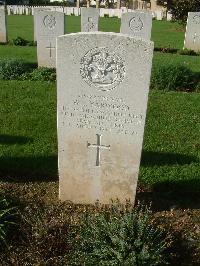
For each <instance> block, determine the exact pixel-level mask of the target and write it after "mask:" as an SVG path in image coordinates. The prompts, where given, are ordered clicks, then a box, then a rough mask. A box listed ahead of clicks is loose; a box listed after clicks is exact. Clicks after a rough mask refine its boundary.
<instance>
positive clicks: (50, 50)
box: [46, 42, 56, 58]
mask: <svg viewBox="0 0 200 266" xmlns="http://www.w3.org/2000/svg"><path fill="white" fill-rule="evenodd" d="M46 49H49V57H50V58H51V57H52V49H56V47H54V46H51V42H50V44H49V46H47V47H46Z"/></svg>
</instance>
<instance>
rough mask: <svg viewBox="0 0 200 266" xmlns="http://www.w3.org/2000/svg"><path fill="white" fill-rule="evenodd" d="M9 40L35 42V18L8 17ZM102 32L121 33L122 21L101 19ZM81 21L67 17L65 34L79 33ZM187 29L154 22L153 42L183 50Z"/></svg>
mask: <svg viewBox="0 0 200 266" xmlns="http://www.w3.org/2000/svg"><path fill="white" fill-rule="evenodd" d="M7 23H8V37H9V40H12V39H13V38H16V37H17V36H20V37H22V38H25V39H27V40H29V41H31V40H33V16H22V15H21V16H19V15H11V16H7ZM99 27H100V31H107V32H119V30H120V19H118V18H100V26H99ZM80 30H81V19H80V16H79V17H75V16H65V33H72V32H79V31H80ZM184 31H185V29H184V28H183V27H182V26H181V25H179V24H178V23H171V22H167V21H156V20H153V27H152V40H153V41H154V42H155V47H171V48H176V49H182V48H183V41H184Z"/></svg>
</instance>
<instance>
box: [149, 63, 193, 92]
mask: <svg viewBox="0 0 200 266" xmlns="http://www.w3.org/2000/svg"><path fill="white" fill-rule="evenodd" d="M197 82H198V77H197V75H196V74H195V73H194V72H193V71H192V70H190V69H189V68H188V67H186V66H183V65H181V64H176V65H174V64H168V65H166V66H164V65H163V66H162V65H157V66H155V67H154V68H153V71H152V76H151V88H152V89H157V90H168V91H194V90H195V87H196V85H197Z"/></svg>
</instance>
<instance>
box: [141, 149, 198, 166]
mask: <svg viewBox="0 0 200 266" xmlns="http://www.w3.org/2000/svg"><path fill="white" fill-rule="evenodd" d="M193 162H198V159H197V158H196V157H195V156H189V155H184V154H178V153H164V152H153V151H143V152H142V158H141V165H143V166H148V167H149V166H156V165H157V166H159V165H160V166H161V165H175V164H178V165H184V164H190V163H193Z"/></svg>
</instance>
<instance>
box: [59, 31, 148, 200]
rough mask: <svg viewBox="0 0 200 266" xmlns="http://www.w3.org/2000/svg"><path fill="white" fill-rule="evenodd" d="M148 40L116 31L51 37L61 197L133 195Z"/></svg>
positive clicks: (143, 112)
mask: <svg viewBox="0 0 200 266" xmlns="http://www.w3.org/2000/svg"><path fill="white" fill-rule="evenodd" d="M152 56H153V43H152V42H150V41H145V40H142V39H139V38H134V37H129V36H127V35H123V34H115V33H102V32H95V33H76V34H68V35H64V36H61V37H58V38H57V101H58V105H57V106H58V111H57V112H58V122H57V125H58V156H59V178H60V182H59V183H60V199H61V200H69V201H72V202H75V203H86V204H87V203H94V202H95V201H96V200H100V202H102V203H109V202H110V199H111V198H112V199H116V198H118V199H119V200H121V201H123V202H124V201H125V199H130V200H131V201H132V202H134V200H135V193H136V186H137V179H138V171H139V165H140V156H141V151H142V142H143V131H144V125H145V116H146V108H147V99H148V91H149V81H150V73H151V64H152Z"/></svg>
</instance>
